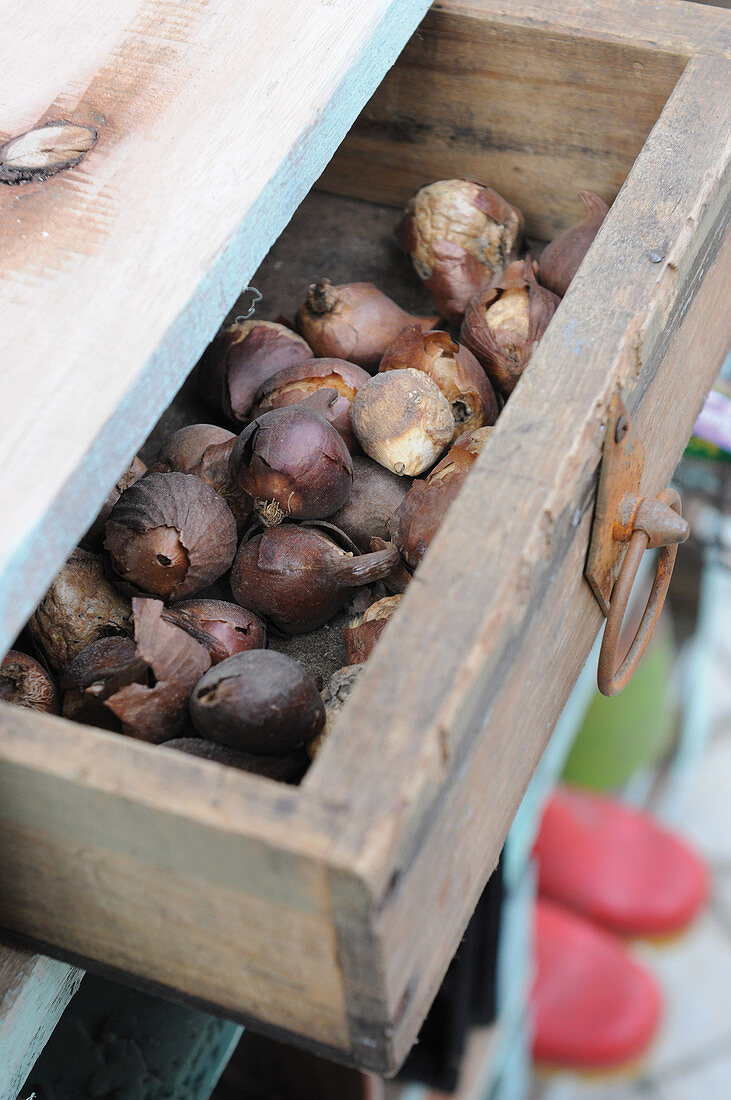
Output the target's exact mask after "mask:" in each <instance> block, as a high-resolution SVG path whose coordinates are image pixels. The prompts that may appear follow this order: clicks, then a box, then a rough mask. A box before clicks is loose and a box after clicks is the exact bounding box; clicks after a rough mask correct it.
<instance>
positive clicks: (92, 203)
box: [0, 0, 427, 652]
mask: <svg viewBox="0 0 731 1100" xmlns="http://www.w3.org/2000/svg"><path fill="white" fill-rule="evenodd" d="M426 7H427V0H367V2H365V3H361V4H358V5H357V7H353V5H352V4H350V3H348V0H320V2H319V3H317V4H312V3H311V2H310V0H286V2H285V0H278V2H276V3H274V4H273V3H272V0H251V2H250V3H248V4H247V5H246V7H245V9H242V8H241V7H239V6H237V5H235V4H231V3H229V2H228V0H196V2H195V3H186V4H179V3H175V2H173V0H123V2H122V3H120V4H117V5H115V12H114V14H113V15H112V16H111V18H110V15H109V5H108V4H106V3H103V2H102V0H95V2H94V3H92V4H89V3H87V2H86V0H83V2H82V0H76V3H74V4H72V5H69V4H68V3H66V2H62V0H48V2H47V3H46V4H44V5H43V7H42V10H39V11H38V13H37V14H36V15H35V16H33V17H32V18H31V19H30V20H27V19H26V16H25V15H21V14H20V9H19V8H18V7H17V5H9V6H6V8H5V13H4V16H3V18H2V23H1V24H0V25H2V31H3V33H2V34H0V42H1V43H2V50H3V53H2V61H1V62H0V70H1V71H3V72H5V73H16V72H18V71H22V79H20V78H18V79H17V80H16V81H15V82H14V83H13V82H11V83H13V92H12V96H11V101H10V105H9V108H8V110H7V113H6V114H5V113H4V114H3V116H0V127H2V130H3V133H2V135H1V136H0V140H5V139H6V138H9V137H11V136H13V135H15V134H17V133H19V132H20V131H22V130H24V129H26V128H28V127H29V126H33V125H37V124H41V123H44V122H46V121H48V120H50V119H54V118H59V117H61V118H66V119H69V120H71V121H73V122H75V123H79V124H88V125H90V126H92V127H94V129H95V130H96V131H97V134H98V140H97V143H96V145H95V146H94V148H93V149H92V151H91V152H90V153H88V154H87V156H86V157H85V158H84V159H83V160H82V161H81V163H80V164H79V165H78V166H77V167H76V168H73V169H71V170H69V171H67V172H64V173H61V174H60V175H57V176H54V177H53V178H51V179H48V180H46V181H45V182H35V183H28V184H24V185H21V186H17V187H7V186H6V187H1V188H0V248H2V255H3V268H2V275H1V277H0V302H1V303H2V306H1V307H0V319H1V323H2V330H3V353H4V358H5V362H6V364H8V365H9V368H11V369H6V370H5V371H4V372H3V374H2V378H0V467H1V468H2V470H3V478H2V483H1V484H0V647H1V648H2V652H5V650H6V649H7V648H8V646H9V644H10V643H11V641H12V639H13V637H14V635H15V634H16V633H17V632H18V630H19V629H20V627H21V626H22V624H23V622H24V621H25V619H26V618H27V616H28V614H29V613H30V612H31V611H32V609H33V607H34V605H35V604H36V602H37V600H38V599H39V598H40V596H41V595H42V593H43V591H44V590H45V588H46V587H47V585H48V583H49V581H50V580H51V579H52V577H53V575H54V573H55V572H56V571H57V569H58V568H59V567H60V565H61V564H62V562H63V560H64V558H65V557H66V556H67V554H68V552H69V551H70V549H71V548H72V546H73V545H74V543H75V541H76V540H77V539H78V537H79V536H80V535H81V534H82V533H83V531H84V530H85V529H86V527H87V526H88V524H89V522H90V521H91V519H92V518H93V517H94V514H95V513H96V511H97V508H98V506H99V505H100V503H101V501H102V500H103V498H104V496H105V495H106V492H107V490H108V489H109V486H110V485H111V484H112V483H113V481H114V479H115V477H116V476H117V475H118V474H119V473H120V471H121V470H122V469H123V468H124V466H125V465H126V464H127V463H128V461H129V460H130V458H131V456H132V454H133V453H134V450H135V448H136V447H137V446H138V445H139V444H140V443H141V441H142V440H143V439H144V437H145V435H147V433H148V432H149V430H150V428H151V427H152V425H153V424H154V422H155V420H156V418H157V416H158V415H159V413H160V412H161V411H162V409H163V408H164V407H165V405H166V404H167V403H168V402H169V400H170V399H171V398H172V396H173V394H174V393H175V391H176V390H177V389H178V387H179V386H180V384H181V383H182V381H183V379H184V378H185V376H186V374H187V373H188V372H189V371H190V369H191V367H192V366H193V364H194V363H195V361H196V359H197V358H198V356H199V355H200V353H201V351H202V350H203V348H204V347H205V345H206V343H207V341H208V340H209V339H210V338H211V336H212V335H213V333H214V332H215V330H216V328H217V327H218V324H219V321H220V319H221V316H222V315H223V314H224V313H225V311H226V309H227V307H228V305H229V304H230V303H231V302H232V301H233V300H234V298H235V297H236V296H237V294H238V292H239V290H240V289H241V286H242V285H245V283H246V281H247V280H248V278H249V277H250V276H251V273H252V272H253V271H254V270H255V268H256V265H257V264H258V263H259V262H260V260H261V259H262V257H263V256H264V255H265V253H266V251H267V249H268V248H269V246H270V244H271V243H272V241H273V240H274V239H275V238H276V236H277V235H278V234H279V232H280V231H281V230H282V228H283V227H284V225H285V224H286V223H287V221H288V220H289V218H290V216H291V214H292V212H293V211H294V209H295V207H296V206H297V204H298V203H299V202H300V201H301V199H302V198H303V197H304V195H305V194H306V192H307V190H308V189H309V187H310V186H311V185H312V183H313V182H314V180H315V179H316V178H317V176H318V175H319V173H320V171H321V170H322V168H323V167H324V165H325V163H326V162H327V160H328V158H329V157H330V155H331V154H332V152H333V150H334V149H335V147H336V146H337V144H338V142H339V141H340V140H341V139H342V137H343V136H344V134H345V133H346V131H347V129H348V127H349V126H350V124H351V123H352V121H353V119H354V118H355V117H356V115H357V113H358V111H359V110H360V108H361V107H362V106H363V104H364V103H365V101H366V100H367V98H368V96H369V95H370V94H371V92H372V91H373V89H374V88H375V87H376V85H377V84H378V82H379V81H380V79H381V78H382V76H383V74H384V73H385V72H386V70H387V69H388V67H389V66H390V65H391V64H392V63H393V61H394V60H395V58H396V56H397V55H398V53H399V51H400V49H401V47H402V46H403V44H404V42H405V41H406V39H407V37H408V36H409V34H410V33H411V31H412V30H413V28H414V26H415V25H416V23H417V21H418V19H419V17H420V16H421V15H422V14H423V12H424V10H425V9H426ZM59 28H60V29H59ZM18 66H20V70H19V69H18ZM21 89H22V91H23V92H25V93H26V94H25V95H23V94H21Z"/></svg>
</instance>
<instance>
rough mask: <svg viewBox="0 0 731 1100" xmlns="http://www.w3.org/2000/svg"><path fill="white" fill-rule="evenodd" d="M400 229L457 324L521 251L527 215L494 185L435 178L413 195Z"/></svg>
mask: <svg viewBox="0 0 731 1100" xmlns="http://www.w3.org/2000/svg"><path fill="white" fill-rule="evenodd" d="M396 232H397V236H398V238H399V240H400V242H401V244H402V246H403V247H404V249H405V250H406V251H407V252H408V253H409V255H410V256H411V259H412V262H413V264H414V267H415V269H416V272H417V274H418V275H419V277H420V278H421V279H422V280H423V282H424V284H425V286H426V287H427V289H428V290H429V293H430V294H431V296H432V298H433V299H434V304H435V305H436V307H437V309H438V310H439V312H440V314H441V315H442V316H443V317H445V318H446V319H447V321H449V322H450V323H451V324H456V323H458V322H459V321H460V320H461V318H462V316H463V314H464V311H465V309H466V308H467V304H468V302H469V301H470V299H471V298H472V297H474V295H475V294H478V293H479V292H480V291H482V290H484V289H485V288H486V287H487V286H488V285H489V283H490V282H491V280H492V279H493V278H494V277H495V276H496V275H498V274H499V273H500V272H501V271H502V270H503V269H504V268H505V267H506V266H507V264H508V263H510V261H511V260H512V259H514V258H515V256H517V253H518V248H519V246H520V241H521V237H522V234H523V216H522V214H521V213H520V211H519V210H518V209H517V208H516V207H514V206H511V205H510V203H508V202H506V201H505V199H504V198H503V197H502V196H501V195H499V194H498V193H497V191H493V190H492V188H491V187H484V186H483V185H482V184H480V183H477V182H476V181H474V180H468V179H449V180H437V181H436V182H435V183H431V184H429V185H428V186H427V187H422V188H421V190H420V191H417V192H416V194H415V195H414V196H413V197H412V198H411V199H410V200H409V202H408V203H407V205H406V208H405V210H404V215H403V218H402V220H401V222H400V224H399V226H398V229H397V231H396Z"/></svg>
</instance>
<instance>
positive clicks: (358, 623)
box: [343, 595, 402, 665]
mask: <svg viewBox="0 0 731 1100" xmlns="http://www.w3.org/2000/svg"><path fill="white" fill-rule="evenodd" d="M401 599H402V597H401V596H400V595H396V596H384V597H383V598H382V599H380V600H376V602H375V603H372V604H371V606H370V607H369V608H368V610H367V611H366V612H365V613H364V614H363V615H361V616H359V617H358V618H357V619H355V620H354V621H353V622H350V623H348V625H347V626H345V627H343V638H344V640H345V653H346V656H347V659H348V664H349V665H357V664H362V663H363V661H366V660H367V659H368V658H369V657H370V655H371V653H372V652H373V650H374V648H375V645H376V642H377V641H378V639H379V638H380V637H381V634H383V632H384V630H385V629H386V625H387V624H388V622H389V620H390V618H391V616H392V615H393V614H394V612H395V611H396V608H397V607H398V605H399V604H400V603H401Z"/></svg>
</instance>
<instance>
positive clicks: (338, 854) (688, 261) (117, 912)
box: [0, 57, 729, 1070]
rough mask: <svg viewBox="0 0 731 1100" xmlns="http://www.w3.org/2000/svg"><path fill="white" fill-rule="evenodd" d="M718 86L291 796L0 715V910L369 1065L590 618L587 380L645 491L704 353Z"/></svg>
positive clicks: (630, 215) (629, 206)
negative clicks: (641, 437)
mask: <svg viewBox="0 0 731 1100" xmlns="http://www.w3.org/2000/svg"><path fill="white" fill-rule="evenodd" d="M727 79H728V69H727V67H724V63H723V62H722V61H721V60H719V59H718V58H716V57H700V58H698V59H696V60H695V61H693V62H692V63H691V65H690V66H689V68H688V70H687V71H686V74H685V75H684V76H683V78H682V80H681V83H680V85H679V87H678V89H677V92H676V93H675V94H674V95H673V97H672V98H671V100H670V103H669V105H668V107H667V109H666V111H665V112H664V114H663V116H662V118H661V120H660V122H659V124H658V126H657V128H656V129H655V131H654V132H653V135H652V136H651V138H650V141H649V143H648V146H647V148H646V149H645V150H644V152H643V153H642V154H641V156H640V158H639V160H638V162H637V165H636V166H635V168H634V169H633V172H632V175H631V178H630V180H629V181H628V183H627V185H626V187H625V188H624V189H623V191H622V192H621V194H620V196H619V198H618V200H617V202H616V204H615V207H614V208H613V210H612V212H611V214H610V216H609V218H608V219H607V222H606V224H605V226H604V228H603V229H602V232H601V234H600V236H599V238H598V240H597V245H596V247H595V248H594V249H593V250H592V253H591V255H590V257H589V259H588V260H587V263H586V265H585V266H584V269H583V270H582V273H581V275H580V276H579V277H578V278H577V281H576V284H575V286H574V287H573V288H572V290H571V291H570V293H569V295H568V297H567V299H566V300H565V302H564V304H563V305H562V306H561V308H560V310H559V312H558V313H557V315H556V319H555V321H554V323H553V325H552V327H551V329H550V330H549V333H548V335H547V336H546V338H545V340H544V342H543V344H542V346H541V349H540V351H539V353H538V355H537V356H536V358H535V360H534V362H533V364H532V365H531V368H530V370H529V371H528V373H527V374H526V376H525V378H524V380H523V381H522V382H521V384H520V386H519V387H518V389H517V391H516V393H515V395H514V396H513V398H511V402H510V404H509V405H508V407H507V409H506V411H505V413H504V414H503V416H502V417H501V419H500V422H499V424H498V427H497V429H496V431H495V433H494V434H493V437H492V438H491V441H490V444H489V445H488V447H487V448H486V450H485V452H484V453H483V455H482V456H481V459H480V462H479V463H478V465H477V467H476V469H475V475H474V476H473V477H472V478H471V479H470V481H469V483H468V485H467V487H466V489H465V492H464V493H463V494H462V496H461V498H460V501H458V502H457V505H456V506H455V509H454V510H453V512H452V515H451V517H450V520H449V524H448V526H447V527H446V528H445V529H444V531H443V532H442V534H441V535H440V536H439V538H438V539H437V541H436V543H435V545H434V547H433V548H432V550H431V551H430V554H429V556H428V557H427V560H426V562H425V563H424V566H423V567H422V569H421V570H420V572H419V575H418V577H417V578H416V579H415V581H414V583H413V585H412V586H411V589H410V591H409V592H408V594H407V596H406V599H405V601H404V604H403V606H402V608H401V609H400V611H399V615H398V616H397V618H396V619H395V621H394V623H393V624H392V626H391V627H390V628H389V632H388V633H387V635H386V636H385V639H384V641H383V642H382V644H381V646H380V647H379V650H378V651H377V652H376V654H375V656H374V657H373V658H372V660H371V662H370V663H369V667H368V669H367V670H366V672H365V674H364V678H363V681H362V684H361V686H360V687H359V689H357V690H356V693H355V695H354V696H353V700H352V702H351V704H350V706H349V711H348V712H347V716H346V720H345V721H344V724H343V726H342V727H341V728H340V732H339V733H336V735H335V736H334V737H333V738H332V739H331V740H330V741H329V742H328V743H327V744H326V746H325V748H324V749H323V751H322V753H321V755H320V757H318V760H317V762H316V764H315V765H314V767H313V769H312V772H311V773H310V776H309V777H308V779H307V780H306V781H305V784H304V786H303V787H302V788H300V789H299V790H290V789H286V788H282V787H280V786H278V785H276V784H273V783H270V782H268V781H266V780H262V779H259V778H256V777H251V776H245V775H241V774H239V773H234V772H229V771H228V770H227V769H223V768H221V767H219V766H217V765H215V764H212V763H210V762H206V761H200V760H195V759H192V758H185V757H178V756H177V755H176V754H166V753H163V752H161V751H160V750H159V749H157V748H155V747H152V746H148V745H142V744H139V743H136V742H132V741H129V740H126V739H124V738H119V737H115V736H114V735H111V734H105V733H102V732H100V731H95V730H87V729H83V728H82V727H78V726H74V725H71V724H69V723H66V722H63V721H62V720H59V719H54V718H47V717H42V716H31V715H28V714H23V712H20V713H19V712H18V711H13V710H10V709H9V708H7V707H0V757H2V762H3V767H2V769H1V770H0V832H1V834H2V839H1V840H0V876H2V880H3V891H2V892H0V921H5V922H6V923H7V924H8V925H9V926H10V927H13V928H15V929H17V930H18V931H21V932H23V933H25V934H31V935H34V936H36V937H38V938H40V939H47V940H49V941H53V942H54V943H55V944H57V945H60V946H61V947H62V948H63V949H64V950H66V951H67V952H76V953H78V954H79V955H87V956H90V957H91V958H92V959H96V960H97V961H99V960H103V962H104V964H106V965H108V966H112V967H117V968H119V969H120V970H128V971H129V972H131V973H134V974H136V975H138V976H139V975H141V974H145V975H148V976H149V977H151V978H152V980H153V981H157V982H158V983H159V984H161V985H168V986H170V987H173V988H175V989H177V990H178V991H182V992H183V993H184V994H188V995H190V994H192V995H193V996H195V997H198V998H199V999H204V998H205V997H208V998H210V1003H217V1004H218V1005H219V1007H220V1008H222V1009H223V1010H224V1011H227V1012H228V1011H229V1010H230V1011H231V1014H238V1013H239V1012H241V1011H244V1012H248V1013H249V1014H250V1015H253V1016H255V1017H257V1018H258V1019H260V1020H264V1021H265V1023H266V1024H268V1025H269V1026H270V1027H277V1026H279V1027H285V1028H289V1029H290V1030H291V1031H292V1032H293V1033H295V1034H298V1035H305V1036H309V1037H310V1039H313V1040H314V1041H316V1042H320V1043H321V1044H323V1045H330V1046H331V1047H332V1048H338V1049H339V1051H340V1053H341V1055H343V1056H344V1057H347V1056H348V1052H349V1051H351V1050H352V1051H355V1052H356V1057H358V1059H359V1060H360V1061H361V1063H362V1064H364V1065H370V1066H372V1067H373V1068H376V1069H378V1070H385V1069H393V1068H394V1067H395V1065H396V1064H397V1062H398V1060H399V1059H400V1057H401V1056H402V1055H403V1053H405V1050H406V1048H407V1046H408V1044H409V1043H410V1041H411V1039H412V1038H413V1036H414V1035H415V1033H416V1029H417V1027H418V1025H419V1022H420V1020H421V1017H422V1016H423V1014H424V1012H425V1010H426V1007H427V1006H428V1002H429V1000H430V997H431V996H432V995H433V992H434V991H435V989H436V984H437V983H438V981H439V979H440V976H441V973H442V972H443V970H444V969H445V968H446V965H447V963H448V961H449V958H450V957H451V954H452V952H453V950H454V947H455V945H456V942H457V940H458V938H459V935H460V934H461V931H462V928H463V927H464V924H465V923H466V920H467V917H468V916H469V909H470V906H471V905H472V904H473V903H474V897H475V896H476V892H477V891H478V884H479V883H481V882H484V879H485V876H486V875H487V873H488V871H489V869H490V867H491V865H492V863H493V862H494V858H495V856H496V852H497V850H498V848H499V846H500V845H501V843H502V839H503V836H504V831H505V830H506V828H507V824H508V823H509V820H510V818H511V815H512V813H513V812H514V808H515V806H516V805H517V801H518V800H519V798H520V795H521V793H522V790H523V789H524V787H525V784H526V783H527V780H528V778H529V776H530V773H531V771H532V769H533V767H534V766H535V762H536V760H537V759H538V757H539V755H540V752H541V750H542V746H543V744H544V743H545V739H546V737H547V736H548V732H549V727H550V724H551V722H552V720H553V717H554V709H556V708H558V707H560V704H561V700H562V698H563V693H564V692H565V691H566V690H568V687H567V685H568V684H569V681H570V680H571V679H572V677H574V676H575V674H576V671H577V670H578V666H579V663H580V661H581V658H582V646H584V645H586V646H588V644H589V642H590V640H591V638H592V637H593V635H594V634H595V633H596V630H597V627H598V625H599V621H600V616H599V613H598V609H597V608H596V607H595V605H594V604H593V603H592V602H591V598H590V596H589V595H587V593H588V588H587V586H586V584H585V582H584V581H583V579H582V576H581V566H582V564H583V552H584V551H585V549H586V543H587V539H588V523H589V515H590V511H591V507H592V501H593V494H594V489H595V479H596V469H597V464H598V461H599V455H600V450H601V442H602V431H603V420H604V417H605V414H606V409H607V406H608V402H609V399H610V397H611V395H612V392H613V391H614V388H615V387H616V386H621V387H622V388H623V391H624V394H625V400H626V402H627V404H628V407H629V408H630V410H631V411H632V412H633V414H634V415H635V416H636V417H637V422H638V426H639V428H640V433H641V434H642V433H646V441H647V442H648V450H649V448H650V447H652V455H651V457H650V458H649V459H648V466H647V488H648V489H650V490H651V491H653V492H654V491H655V490H657V489H658V488H660V487H661V485H662V484H663V482H664V480H665V479H666V478H667V476H668V474H669V470H670V469H671V466H672V462H673V461H674V456H677V454H678V453H679V451H680V449H681V448H682V445H683V442H684V438H685V436H686V435H687V433H688V431H689V430H690V425H691V424H692V421H693V418H694V415H695V411H696V409H697V407H698V405H699V404H700V401H701V400H702V397H703V395H704V393H705V390H706V389H707V386H708V383H709V380H710V376H711V372H712V370H713V368H714V366H715V363H716V362H717V361H718V359H719V358H720V354H721V351H720V348H721V345H722V343H723V342H724V341H725V333H724V331H723V327H722V324H721V322H720V319H721V318H722V312H721V309H720V304H719V302H720V299H719V295H720V292H721V286H722V283H721V281H720V278H719V274H720V272H721V270H722V269H721V267H720V260H719V259H718V258H717V257H716V254H717V252H718V250H719V249H720V238H721V236H722V232H723V228H724V217H725V215H724V213H723V202H724V197H725V195H726V194H727V190H728V182H727V168H726V165H727V160H728V152H727V150H725V149H724V148H723V145H724V142H725V141H726V140H727V135H728V129H729V125H728V124H729V118H728V110H729V108H728V106H727V105H726V104H725V102H723V101H720V100H719V98H718V97H709V96H708V91H707V89H708V88H709V87H716V86H719V84H721V83H722V82H723V81H725V80H727ZM699 104H702V106H703V110H701V109H700V107H699ZM724 173H726V175H725V174H724ZM719 254H720V253H719ZM657 255H660V256H661V259H660V261H658V262H655V257H656V256H657ZM714 265H715V266H714ZM694 295H697V297H696V300H695V301H693V296H694ZM709 319H710V320H709ZM681 395H682V397H681ZM676 406H677V407H676ZM506 516H510V517H511V522H510V524H506ZM556 607H558V611H556V610H555V608H556ZM556 614H557V615H558V620H556V619H555V618H552V616H554V615H556ZM39 899H43V901H44V904H43V905H40V904H39ZM435 915H439V917H440V919H433V918H434V917H435ZM82 916H83V919H81V918H82ZM283 929H286V930H287V932H286V936H287V939H286V940H285V939H284V935H283V933H282V930H283ZM290 929H291V931H290Z"/></svg>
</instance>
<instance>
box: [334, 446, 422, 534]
mask: <svg viewBox="0 0 731 1100" xmlns="http://www.w3.org/2000/svg"><path fill="white" fill-rule="evenodd" d="M410 484H411V478H409V477H399V476H398V474H394V473H392V472H391V471H390V470H387V469H385V467H384V466H381V465H380V463H378V462H374V461H373V459H372V458H368V456H367V455H353V488H352V489H351V491H350V496H349V497H348V499H347V500H346V502H345V504H344V505H343V506H342V508H339V509H338V510H337V512H335V513H333V515H332V516H330V522H331V523H332V524H333V525H334V526H335V527H338V528H339V529H340V530H341V531H343V532H344V533H345V534H346V535H347V536H348V538H349V539H351V540H352V541H353V542H354V543H355V545H356V546H357V547H358V549H359V550H360V552H361V554H367V553H368V551H369V550H370V549H371V539H373V538H381V539H386V540H387V539H388V537H389V535H388V527H387V523H388V517H389V516H390V515H391V514H392V513H393V512H395V511H396V509H397V508H398V506H399V504H400V503H401V501H402V500H403V499H404V497H405V496H406V494H407V492H408V491H409V485H410Z"/></svg>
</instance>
